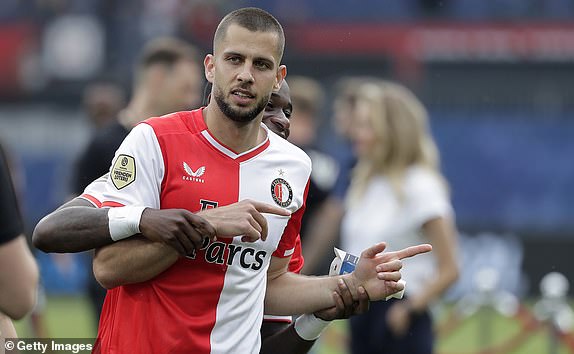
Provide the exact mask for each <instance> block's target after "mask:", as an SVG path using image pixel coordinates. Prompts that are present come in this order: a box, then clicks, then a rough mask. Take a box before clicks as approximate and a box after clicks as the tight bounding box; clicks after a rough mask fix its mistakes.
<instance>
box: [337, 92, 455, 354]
mask: <svg viewBox="0 0 574 354" xmlns="http://www.w3.org/2000/svg"><path fill="white" fill-rule="evenodd" d="M357 94H358V95H357V101H356V104H355V111H354V124H353V128H352V134H351V136H352V142H353V148H354V151H355V154H356V156H357V158H358V161H357V165H356V167H355V168H354V170H353V174H352V179H351V185H350V188H349V191H348V193H347V198H346V212H345V216H344V218H343V222H342V233H341V236H342V246H343V248H344V249H345V250H346V251H347V252H350V253H354V254H358V252H360V251H361V250H362V249H363V248H364V246H365V245H370V244H372V243H374V242H381V241H384V242H386V243H387V244H388V246H389V248H390V249H401V248H403V247H408V246H411V245H415V244H419V243H420V242H428V243H430V244H432V246H433V252H432V253H429V254H425V255H421V256H420V257H417V258H412V259H408V260H405V261H404V268H403V270H402V274H403V279H405V280H406V282H407V287H406V293H405V298H404V299H402V300H395V299H393V300H391V301H387V302H375V303H372V304H371V310H370V311H369V312H368V313H366V314H364V315H361V316H356V317H353V318H351V321H350V323H351V349H352V352H353V353H356V354H359V353H360V354H364V353H387V354H389V353H397V354H398V353H409V354H423V353H425V354H428V353H432V352H433V328H432V320H431V314H430V312H429V306H430V305H431V304H432V303H433V301H435V300H437V299H438V298H440V296H441V295H442V294H443V293H444V292H445V291H446V290H447V289H448V287H449V286H450V285H451V284H453V282H454V281H455V280H456V279H457V277H458V266H457V262H456V251H457V232H456V228H455V224H454V216H453V210H452V206H451V203H450V200H449V192H448V187H447V183H446V181H445V179H444V177H443V176H442V174H441V172H440V169H439V154H438V150H437V147H436V145H435V142H434V140H433V138H432V136H431V134H430V131H429V127H428V116H427V112H426V110H425V108H424V107H423V105H422V103H421V102H420V101H419V100H418V99H417V98H416V97H415V95H414V94H413V93H411V92H410V91H409V90H408V89H406V88H405V87H403V86H400V85H398V84H396V83H392V82H388V81H383V82H381V83H378V84H373V83H367V84H364V85H362V86H361V87H360V88H359V89H358V91H357Z"/></svg>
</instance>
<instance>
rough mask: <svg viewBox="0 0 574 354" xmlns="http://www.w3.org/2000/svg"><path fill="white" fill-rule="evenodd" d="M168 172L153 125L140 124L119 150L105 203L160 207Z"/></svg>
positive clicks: (112, 169)
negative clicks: (161, 192) (162, 186)
mask: <svg viewBox="0 0 574 354" xmlns="http://www.w3.org/2000/svg"><path fill="white" fill-rule="evenodd" d="M164 173H165V166H164V161H163V155H162V152H161V148H160V145H159V142H158V140H157V137H156V135H155V132H154V130H153V128H152V127H151V126H149V125H148V124H145V123H142V124H139V125H137V126H136V127H135V128H133V129H132V131H131V132H130V133H129V134H128V136H127V137H126V138H125V140H124V141H123V142H122V144H121V145H120V147H119V148H118V150H117V151H116V154H115V156H114V160H113V161H112V166H111V167H110V173H109V177H108V181H107V183H106V190H105V192H104V195H103V197H104V202H103V206H104V207H105V206H110V207H114V206H123V205H137V206H146V207H150V208H156V209H159V207H160V191H161V183H162V180H163V176H164Z"/></svg>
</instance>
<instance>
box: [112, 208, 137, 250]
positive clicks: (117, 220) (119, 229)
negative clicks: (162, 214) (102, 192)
mask: <svg viewBox="0 0 574 354" xmlns="http://www.w3.org/2000/svg"><path fill="white" fill-rule="evenodd" d="M144 209H145V207H143V206H124V207H117V208H110V210H109V211H108V226H109V229H110V236H111V237H112V240H114V241H119V240H123V239H124V238H128V237H130V236H133V235H135V234H139V233H140V219H141V217H142V213H143V211H144Z"/></svg>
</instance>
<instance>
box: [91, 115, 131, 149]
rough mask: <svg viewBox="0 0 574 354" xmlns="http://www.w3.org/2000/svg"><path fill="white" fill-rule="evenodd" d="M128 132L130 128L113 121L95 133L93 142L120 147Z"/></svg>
mask: <svg viewBox="0 0 574 354" xmlns="http://www.w3.org/2000/svg"><path fill="white" fill-rule="evenodd" d="M128 133H129V130H128V129H127V128H126V127H124V126H123V125H122V124H120V122H118V121H113V122H110V123H109V124H106V125H105V126H104V127H102V128H101V129H99V130H97V131H96V132H95V133H94V135H93V137H92V144H94V145H104V146H115V147H118V146H119V145H120V143H121V142H122V140H124V138H125V137H126V135H128Z"/></svg>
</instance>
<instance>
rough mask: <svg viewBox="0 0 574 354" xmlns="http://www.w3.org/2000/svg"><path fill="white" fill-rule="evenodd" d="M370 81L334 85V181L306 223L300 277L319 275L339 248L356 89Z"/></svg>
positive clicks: (355, 79)
mask: <svg viewBox="0 0 574 354" xmlns="http://www.w3.org/2000/svg"><path fill="white" fill-rule="evenodd" d="M373 80H374V79H373V78H368V77H343V78H341V79H339V80H338V81H337V83H336V84H335V99H334V102H333V118H332V124H333V127H334V130H335V133H336V134H333V135H332V136H330V137H329V142H328V144H326V149H327V151H328V152H329V155H331V156H333V157H334V159H335V161H336V166H337V174H336V180H335V183H334V185H333V187H332V188H331V190H330V192H329V195H328V196H327V197H326V198H325V200H324V201H323V203H322V204H321V207H320V208H319V209H318V210H317V211H316V212H315V216H314V217H313V218H312V219H310V220H309V225H308V226H307V234H306V240H305V249H304V251H303V255H304V257H305V266H304V267H303V270H302V273H303V274H315V273H319V274H320V273H321V272H322V271H324V268H325V266H326V265H325V260H329V259H331V257H332V252H331V251H330V250H332V249H333V247H334V246H335V245H337V244H338V240H339V227H340V224H341V218H342V217H343V215H344V212H345V207H344V199H345V195H346V193H347V188H348V187H349V183H350V182H349V181H350V174H351V169H352V168H353V167H354V166H355V162H356V159H355V156H354V154H353V151H352V148H351V143H350V131H351V127H352V123H353V109H354V107H355V102H356V100H357V94H358V93H357V91H358V88H359V87H360V86H361V85H362V84H363V83H365V82H370V81H373Z"/></svg>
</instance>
